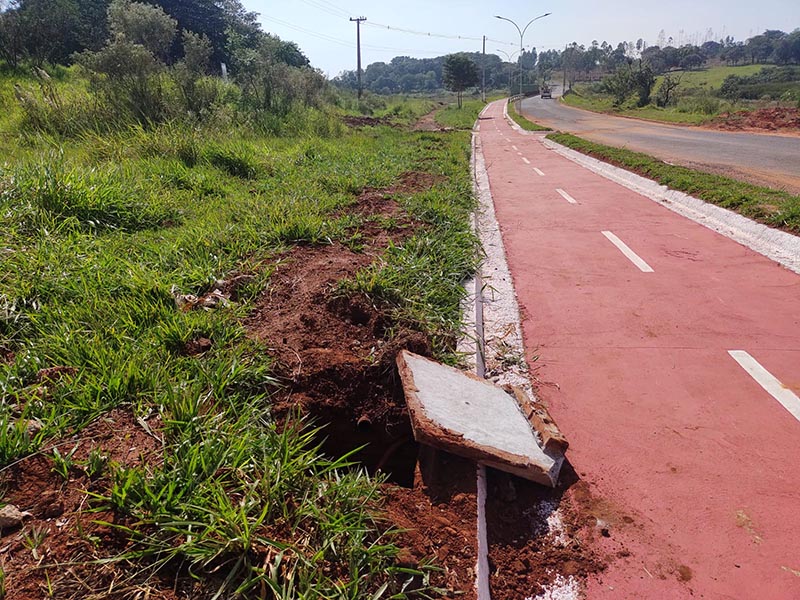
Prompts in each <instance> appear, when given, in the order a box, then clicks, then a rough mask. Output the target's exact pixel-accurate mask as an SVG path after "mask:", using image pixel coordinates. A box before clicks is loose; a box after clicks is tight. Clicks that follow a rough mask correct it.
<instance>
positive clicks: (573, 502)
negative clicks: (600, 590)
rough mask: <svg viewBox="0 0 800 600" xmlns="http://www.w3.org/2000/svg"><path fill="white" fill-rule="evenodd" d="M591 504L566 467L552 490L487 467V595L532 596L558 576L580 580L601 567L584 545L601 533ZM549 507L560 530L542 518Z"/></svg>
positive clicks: (514, 599)
mask: <svg viewBox="0 0 800 600" xmlns="http://www.w3.org/2000/svg"><path fill="white" fill-rule="evenodd" d="M594 504H598V502H597V501H595V500H593V498H592V496H591V494H590V493H588V491H587V488H586V486H585V484H583V483H581V482H578V481H577V478H576V476H575V474H574V472H573V471H572V469H571V468H570V467H569V466H568V465H565V467H564V469H563V470H562V475H561V487H559V488H558V489H555V490H550V489H547V488H544V487H542V486H540V485H536V484H533V483H531V482H529V481H525V480H523V479H519V478H517V477H512V476H510V475H508V474H506V473H501V472H499V471H494V470H491V469H490V470H489V471H488V489H487V503H486V518H487V523H488V531H489V566H490V569H491V577H490V586H491V591H492V598H493V599H494V600H519V599H520V598H528V597H533V596H536V595H538V594H541V593H542V592H543V591H544V588H545V587H546V586H548V585H550V584H552V583H553V582H554V581H555V579H556V577H557V576H558V575H562V576H565V577H569V576H572V577H576V578H578V579H580V580H585V579H586V578H587V577H588V576H589V575H591V574H593V573H598V572H600V571H602V570H603V569H604V568H605V560H604V558H603V557H601V556H600V555H598V554H597V553H596V552H595V551H594V550H593V549H592V545H591V543H590V542H591V540H592V539H593V538H594V536H595V535H601V534H600V529H599V528H598V526H597V524H598V518H599V517H598V518H595V512H597V511H596V510H595V507H594ZM555 510H558V511H559V515H560V517H561V523H562V525H561V530H560V531H553V530H552V529H551V528H550V526H549V525H548V521H547V519H548V517H550V516H551V514H552V513H553V512H554V511H555ZM601 521H602V520H601Z"/></svg>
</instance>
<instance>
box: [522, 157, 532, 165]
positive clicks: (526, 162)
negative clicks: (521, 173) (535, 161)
mask: <svg viewBox="0 0 800 600" xmlns="http://www.w3.org/2000/svg"><path fill="white" fill-rule="evenodd" d="M522 162H524V163H525V164H526V165H529V164H531V161H529V160H528V159H527V158H525V157H524V156H523V157H522Z"/></svg>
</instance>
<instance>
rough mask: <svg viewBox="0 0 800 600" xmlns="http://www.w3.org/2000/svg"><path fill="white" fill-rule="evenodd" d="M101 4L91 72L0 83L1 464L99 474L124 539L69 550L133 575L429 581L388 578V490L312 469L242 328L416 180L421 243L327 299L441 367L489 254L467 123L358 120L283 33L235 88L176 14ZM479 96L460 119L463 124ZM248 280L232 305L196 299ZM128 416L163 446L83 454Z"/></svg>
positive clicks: (403, 571) (104, 515) (314, 590)
mask: <svg viewBox="0 0 800 600" xmlns="http://www.w3.org/2000/svg"><path fill="white" fill-rule="evenodd" d="M232 4H233V3H232ZM113 9H114V10H112V11H111V21H110V29H111V30H112V32H114V36H113V37H110V38H109V39H108V41H107V43H106V45H105V46H102V47H100V48H99V49H97V50H94V51H86V52H84V53H83V54H81V57H80V58H79V59H78V60H79V61H80V62H81V63H82V67H81V68H78V67H69V68H65V67H48V68H47V70H46V71H45V70H44V69H40V70H38V71H37V72H36V75H35V76H16V75H13V74H9V73H5V74H2V75H0V109H1V110H0V156H2V157H3V159H2V161H3V162H2V163H0V214H2V215H3V226H2V227H1V228H0V257H2V265H3V268H2V271H0V400H1V401H0V470H4V471H5V470H9V469H13V468H14V466H15V465H17V464H19V461H25V460H26V459H30V458H31V457H35V456H41V457H46V458H47V460H48V461H49V464H50V465H51V467H50V468H51V469H52V472H53V473H54V474H57V476H58V477H59V478H60V479H62V480H63V484H64V486H65V487H66V486H69V485H70V482H71V481H72V480H73V479H74V478H75V474H76V473H83V474H84V475H85V476H86V477H88V478H89V480H90V481H91V487H90V488H89V490H90V491H89V493H88V496H87V498H86V502H85V509H86V510H87V511H92V512H96V513H98V516H97V518H98V519H99V520H100V521H105V520H106V519H111V520H113V523H114V524H113V525H112V526H111V527H113V529H114V530H115V531H116V532H117V534H119V536H121V538H122V539H123V540H125V543H124V544H115V545H114V546H113V547H111V548H105V547H103V546H102V545H98V544H99V538H94V537H91V536H89V537H84V533H83V532H82V531H77V530H76V532H75V535H76V536H78V537H80V538H81V539H83V540H85V541H86V542H87V544H88V542H91V543H92V545H93V547H94V548H95V553H94V554H92V555H91V556H92V557H94V558H97V559H99V560H103V561H105V560H124V561H125V563H124V564H125V567H124V570H125V572H126V573H127V575H128V576H130V577H131V581H133V582H134V583H137V582H142V581H145V580H146V579H147V578H148V577H150V576H153V575H159V574H160V573H161V572H162V571H164V570H167V571H171V570H172V569H174V570H175V571H174V575H175V576H177V575H180V576H185V578H186V579H188V578H189V575H191V578H192V579H193V580H197V581H198V583H197V584H196V585H195V587H194V588H193V592H194V593H195V594H197V597H211V596H214V597H220V598H234V597H236V598H261V597H266V595H269V596H270V597H275V598H353V599H356V598H383V597H386V598H388V597H396V598H401V597H405V596H404V595H403V594H405V593H408V592H410V591H411V590H413V589H423V590H424V589H425V588H427V587H429V575H430V569H429V568H428V567H426V566H425V565H421V566H420V567H419V570H417V569H411V568H407V567H402V568H400V567H398V566H397V565H396V560H395V558H396V556H397V554H398V552H399V549H398V548H397V547H396V546H395V544H394V540H395V538H394V536H393V532H391V531H390V529H391V526H390V525H389V524H388V523H386V522H384V521H383V519H382V517H381V506H382V493H381V483H382V477H381V476H378V477H370V476H368V475H367V474H366V472H365V469H364V467H363V466H362V465H358V464H353V463H352V460H353V459H352V455H350V454H346V455H345V456H327V455H324V454H323V453H322V451H321V449H320V440H321V439H322V438H323V436H324V429H323V431H322V432H320V429H319V428H320V427H324V425H325V424H324V423H310V422H307V421H305V420H304V419H303V418H301V417H300V416H299V415H291V414H290V415H289V416H288V417H287V418H286V419H282V420H281V421H280V422H278V420H277V419H276V418H274V417H273V415H272V409H273V400H274V398H275V397H276V395H278V394H279V393H280V391H281V386H280V384H279V382H278V381H277V379H276V370H275V369H274V364H275V361H276V360H278V359H280V358H281V357H279V356H273V355H272V351H271V350H270V348H268V347H267V346H266V344H265V343H263V342H260V341H258V340H256V339H253V337H251V336H249V335H248V332H247V331H246V329H245V322H246V319H247V318H248V316H249V315H251V311H252V309H253V307H254V305H255V302H256V300H257V299H258V298H259V296H260V294H261V293H262V292H263V290H264V289H265V288H267V287H268V286H269V285H270V277H271V275H272V273H273V271H274V269H275V264H276V261H277V260H278V259H279V258H280V257H283V256H285V255H286V254H287V253H290V252H291V251H292V250H293V249H294V248H295V247H297V246H300V245H302V246H309V245H331V244H335V243H342V244H344V245H347V246H348V247H352V248H358V246H359V239H360V235H361V233H360V231H361V230H362V228H363V227H365V225H366V224H367V220H368V219H369V217H367V216H362V215H361V214H360V213H359V212H358V211H353V210H350V209H351V207H353V206H354V205H355V204H356V202H357V201H358V198H359V196H360V194H361V193H362V192H363V191H364V190H376V189H382V188H387V187H389V186H392V185H393V184H396V183H397V182H398V181H399V180H401V179H402V176H403V175H404V174H408V173H409V172H419V171H424V172H426V173H428V174H430V177H431V181H432V182H433V183H432V184H431V185H428V186H426V189H425V190H424V191H420V192H408V193H405V192H404V193H399V194H396V195H395V198H396V200H397V201H398V202H399V203H400V205H401V207H402V209H404V211H405V213H406V214H408V215H409V219H410V220H411V221H412V222H413V225H414V232H413V235H410V236H409V237H408V238H407V239H405V240H404V241H403V242H402V243H397V244H396V245H390V246H389V248H388V250H387V251H386V252H385V255H384V256H382V257H380V259H379V260H377V261H376V262H375V263H374V264H372V265H370V266H368V267H366V268H364V269H363V270H361V271H358V272H356V273H355V275H354V276H353V277H352V278H350V279H348V280H346V281H342V282H339V285H338V286H337V292H338V293H339V294H343V295H365V296H366V297H367V298H368V299H369V300H370V301H371V303H372V304H373V305H374V306H378V307H380V308H381V309H382V310H383V311H384V313H385V315H386V323H385V324H384V325H385V329H386V334H385V335H386V341H391V337H392V335H393V334H394V332H395V331H396V330H397V328H398V327H404V328H411V329H414V330H416V331H418V332H421V333H422V334H423V335H424V336H425V337H426V338H427V339H429V340H430V341H431V342H432V346H433V348H434V351H435V352H436V353H437V355H438V356H439V357H441V358H443V359H445V360H451V361H452V360H453V358H454V354H453V340H454V336H455V335H456V332H457V331H459V330H460V325H461V323H460V319H461V312H460V300H461V299H462V295H463V293H464V291H463V288H462V281H463V279H464V278H466V277H467V276H469V274H470V273H471V272H472V270H473V269H474V266H475V261H476V257H477V247H476V240H475V238H474V236H473V234H472V232H471V229H470V214H471V210H472V208H473V197H472V190H471V179H470V172H469V147H470V146H469V144H470V135H469V133H468V132H451V133H441V132H433V133H423V132H420V133H415V132H413V131H410V130H409V128H407V127H404V126H405V125H407V124H409V123H412V122H413V121H415V120H416V119H417V118H418V117H419V116H421V115H423V114H426V113H428V112H430V111H431V109H432V108H433V107H434V104H433V103H432V102H430V101H428V100H414V101H403V100H400V99H396V100H391V101H389V102H386V100H385V99H382V100H380V101H374V102H373V104H372V105H371V106H368V107H367V110H368V111H369V112H371V113H372V114H373V115H374V116H376V117H379V118H380V119H379V120H378V122H377V123H378V124H377V125H376V126H375V127H364V128H361V129H359V128H356V129H350V128H348V127H346V126H345V125H344V124H343V122H342V121H343V117H345V116H351V117H355V115H354V114H353V113H355V112H356V111H355V104H354V101H353V100H352V99H351V98H348V97H341V96H337V95H336V94H334V93H333V92H332V90H331V89H330V88H329V87H328V86H327V85H326V84H325V82H324V80H322V78H321V77H320V76H319V75H318V74H316V73H315V72H313V71H311V70H309V69H306V68H305V67H302V66H292V65H291V64H289V63H287V62H280V61H279V60H277V58H276V57H278V56H279V54H275V52H276V49H275V48H274V47H272V46H270V43H271V42H270V39H268V38H264V39H262V42H263V43H261V44H259V45H258V46H257V47H256V48H250V49H249V50H248V52H246V53H244V54H234V59H235V57H239V59H241V58H242V57H244V56H245V55H246V58H247V61H246V62H242V63H239V64H238V68H237V70H235V71H234V72H233V73H232V77H231V81H229V82H223V81H222V80H221V79H218V78H216V77H213V76H211V75H209V74H208V70H207V67H206V65H207V61H208V60H210V59H209V57H210V56H211V55H212V54H213V52H214V51H215V49H214V46H213V44H211V45H210V44H209V43H208V42H207V41H206V40H204V38H203V37H201V36H193V35H191V34H188V33H185V32H184V33H183V34H182V35H181V36H180V37H179V36H178V35H177V27H176V24H175V21H176V18H174V17H173V16H170V14H167V13H165V12H164V11H163V10H161V9H160V8H156V7H153V6H151V5H145V4H136V3H134V4H129V3H127V2H123V1H121V0H117V1H116V2H115V3H114V5H113ZM115 11H116V12H115ZM143 24H144V25H146V26H145V27H142V25H143ZM156 32H158V35H155V34H156ZM145 34H147V35H145ZM137 36H141V37H137ZM176 41H177V44H178V45H180V46H182V48H183V51H184V54H183V58H182V59H181V60H180V61H179V62H178V63H175V64H168V63H167V62H165V59H164V58H163V53H165V52H166V51H167V49H171V48H173V47H174V46H175V44H176ZM268 42H269V43H268ZM281 48H282V49H283V50H286V48H285V47H283V46H281V47H280V48H278V49H279V50H280V49H281ZM115 61H122V63H121V64H123V66H124V68H120V69H113V68H111V67H112V66H113V65H114V64H115ZM233 64H237V63H236V62H235V60H234V63H233ZM85 74H88V78H87V77H85ZM15 86H16V87H15ZM481 107H482V104H481V105H480V106H478V105H477V104H474V105H473V103H469V102H468V103H467V106H465V108H464V109H462V110H461V111H458V115H459V117H458V118H459V119H462V120H463V121H467V120H469V121H470V123H469V125H470V126H471V124H472V121H474V119H475V118H476V116H477V112H478V111H479V110H480V108H481ZM448 114H450V113H448ZM445 118H447V117H445ZM453 118H454V117H453ZM387 228H388V225H387ZM238 276H243V277H244V278H245V279H244V280H243V281H244V283H242V284H241V285H239V287H237V288H236V293H235V295H234V297H233V298H224V299H223V300H219V297H216V298H217V300H216V301H215V302H214V303H213V304H212V305H210V306H205V308H199V307H198V308H197V309H196V310H192V309H191V307H187V306H186V305H185V302H186V300H185V298H187V297H195V298H203V297H206V296H208V295H209V294H213V293H214V292H215V290H216V291H219V289H220V286H224V285H225V284H226V282H228V283H229V282H231V281H232V280H234V279H235V278H237V277H238ZM206 309H207V310H206ZM197 340H204V342H205V345H204V346H203V348H204V349H203V351H202V352H201V353H199V354H196V353H191V352H188V351H187V349H188V348H189V347H190V346H191V344H192V343H193V342H196V341H197ZM365 360H367V359H365ZM52 373H56V375H52ZM120 412H122V413H124V414H128V415H131V419H132V422H138V423H140V424H141V423H148V422H150V423H158V426H156V425H154V426H153V427H154V428H156V429H157V431H156V432H152V431H150V429H149V426H148V425H143V426H142V427H143V428H144V430H145V431H148V432H149V434H150V435H151V436H155V437H157V438H158V439H159V443H158V444H157V445H156V446H155V450H154V451H153V454H152V455H151V456H148V457H147V458H146V460H145V457H144V456H140V457H139V459H141V460H139V459H135V460H133V462H118V461H115V460H111V459H109V455H108V454H107V453H106V452H105V450H104V449H103V448H97V447H93V448H92V449H91V451H90V452H88V454H80V455H78V454H76V448H78V446H77V445H76V443H75V440H80V439H81V438H80V436H81V432H82V431H83V430H84V429H85V428H86V427H89V426H93V425H94V424H96V423H98V422H102V421H105V420H108V419H112V417H111V415H112V413H113V414H119V413H120ZM33 425H35V426H33ZM128 433H129V432H128ZM12 491H13V490H12ZM7 492H8V490H5V492H4V493H7ZM80 493H81V494H84V493H85V492H83V491H81V492H80ZM82 506H83V505H82ZM112 517H113V519H112ZM90 519H91V518H90ZM86 522H87V523H88V522H89V519H87V521H86ZM31 527H34V526H31ZM70 527H72V525H70ZM30 531H31V532H32V531H34V529H33V528H31V529H30ZM65 531H66V530H65ZM29 534H30V532H29ZM76 539H77V538H76ZM31 540H33V541H32V542H31V544H30V545H31V547H32V548H34V549H35V548H36V547H38V545H39V543H40V540H38V538H36V539H34V538H31ZM77 545H83V544H82V543H81V544H77ZM123 547H124V552H123V553H122V555H119V552H121V551H122V548H123ZM84 556H86V555H84ZM37 573H39V572H38V571H37ZM42 577H48V576H47V573H46V572H43V574H42ZM172 579H173V577H172V575H171V576H170V580H172ZM48 585H49V580H48ZM106 585H107V584H106ZM169 585H170V587H171V586H172V581H171V582H170V584H169ZM215 594H216V595H215Z"/></svg>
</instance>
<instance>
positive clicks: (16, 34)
mask: <svg viewBox="0 0 800 600" xmlns="http://www.w3.org/2000/svg"><path fill="white" fill-rule="evenodd" d="M23 36H24V30H23V27H22V22H21V19H20V15H19V10H18V6H17V5H16V4H11V5H9V6H7V7H5V9H4V10H0V58H2V59H3V60H4V61H5V62H6V64H7V65H8V66H9V67H10V68H12V69H16V68H17V67H18V66H19V60H20V58H21V57H22V53H23V51H24V40H23Z"/></svg>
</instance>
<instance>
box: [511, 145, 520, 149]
mask: <svg viewBox="0 0 800 600" xmlns="http://www.w3.org/2000/svg"><path fill="white" fill-rule="evenodd" d="M511 147H512V148H513V149H514V150H519V148H517V147H516V146H511Z"/></svg>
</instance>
